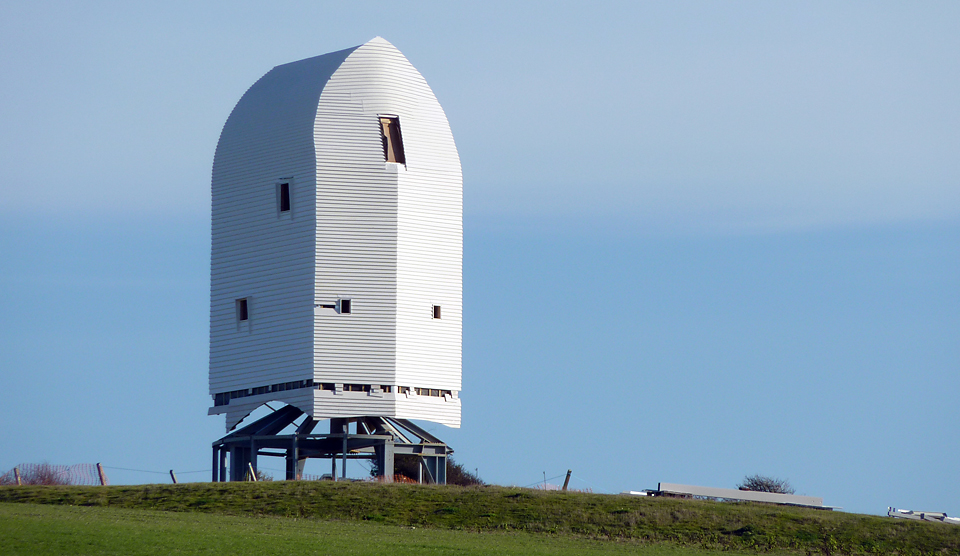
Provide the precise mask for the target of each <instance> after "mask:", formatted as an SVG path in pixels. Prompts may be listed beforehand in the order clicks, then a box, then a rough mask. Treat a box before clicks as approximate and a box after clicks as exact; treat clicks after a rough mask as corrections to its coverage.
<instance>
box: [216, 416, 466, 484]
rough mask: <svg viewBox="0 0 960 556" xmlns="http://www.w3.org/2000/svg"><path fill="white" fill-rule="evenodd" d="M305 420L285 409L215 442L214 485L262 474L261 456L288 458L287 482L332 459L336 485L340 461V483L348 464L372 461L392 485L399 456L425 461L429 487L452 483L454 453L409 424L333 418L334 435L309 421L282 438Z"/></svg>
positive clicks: (331, 430) (368, 419)
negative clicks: (313, 462)
mask: <svg viewBox="0 0 960 556" xmlns="http://www.w3.org/2000/svg"><path fill="white" fill-rule="evenodd" d="M301 415H303V412H302V411H301V410H299V409H297V408H295V407H293V406H286V407H284V408H282V409H279V410H277V411H275V412H273V413H271V414H269V415H267V416H265V417H262V418H261V419H259V420H257V421H255V422H254V423H251V424H249V425H247V426H244V427H243V428H241V429H238V430H237V431H234V432H232V433H230V434H228V435H226V436H224V437H223V438H221V439H219V440H217V441H216V442H214V443H213V446H212V448H213V458H212V462H213V471H212V480H213V482H225V481H243V480H245V479H246V478H247V474H248V466H249V467H252V468H253V471H254V473H256V472H257V457H258V456H269V457H283V458H285V461H286V466H285V469H286V473H285V475H286V479H287V480H297V479H300V478H301V477H302V475H303V469H304V465H305V464H306V460H307V459H308V458H330V461H331V476H332V477H333V479H334V480H337V459H340V461H341V469H340V471H341V478H346V461H347V459H373V460H374V461H375V462H376V464H377V467H378V469H380V470H382V472H383V477H384V480H385V481H387V482H391V481H392V480H393V475H394V456H395V455H396V454H412V455H418V456H420V458H421V468H422V469H424V470H425V471H426V473H424V474H423V475H424V476H425V477H426V479H427V481H428V482H430V483H438V484H446V482H447V477H446V475H447V473H446V471H447V465H446V460H447V455H449V454H451V453H453V450H452V449H450V447H449V446H447V445H446V443H444V442H443V441H442V440H440V439H439V438H437V437H435V436H433V435H432V434H430V433H428V432H427V431H425V430H424V429H422V428H421V427H419V426H417V425H415V424H414V423H411V422H410V421H408V420H406V419H395V418H389V417H350V418H333V419H330V433H329V434H313V430H314V428H316V426H317V424H318V422H317V421H316V420H314V419H313V418H312V417H309V416H308V417H307V418H306V419H305V420H304V421H303V422H302V423H301V424H300V425H299V426H298V427H297V429H296V431H295V432H294V433H293V434H279V433H280V432H281V431H282V430H283V429H285V428H287V427H288V426H289V425H291V424H293V423H294V421H295V420H296V419H298V418H299V417H300V416H301ZM350 423H356V428H357V432H356V433H353V434H351V433H350V429H349V426H350ZM270 450H273V451H270ZM228 455H229V465H228V464H227V459H228Z"/></svg>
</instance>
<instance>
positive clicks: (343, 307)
mask: <svg viewBox="0 0 960 556" xmlns="http://www.w3.org/2000/svg"><path fill="white" fill-rule="evenodd" d="M351 305H353V303H351V300H349V299H341V300H340V314H342V315H349V314H350V311H351V309H352V308H353V307H351Z"/></svg>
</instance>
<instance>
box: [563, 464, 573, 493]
mask: <svg viewBox="0 0 960 556" xmlns="http://www.w3.org/2000/svg"><path fill="white" fill-rule="evenodd" d="M571 474H573V470H572V469H567V478H566V479H564V480H563V490H564V492H566V490H567V485H569V484H570V475H571Z"/></svg>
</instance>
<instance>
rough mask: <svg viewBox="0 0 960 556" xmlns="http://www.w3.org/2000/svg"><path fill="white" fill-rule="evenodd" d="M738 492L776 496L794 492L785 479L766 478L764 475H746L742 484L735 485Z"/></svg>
mask: <svg viewBox="0 0 960 556" xmlns="http://www.w3.org/2000/svg"><path fill="white" fill-rule="evenodd" d="M737 488H739V489H740V490H752V491H755V492H775V493H777V494H793V493H794V492H796V491H795V490H793V487H792V486H790V482H789V481H787V480H786V479H777V478H776V477H767V476H766V475H748V476H746V477H744V478H743V482H742V483H740V484H739V485H737Z"/></svg>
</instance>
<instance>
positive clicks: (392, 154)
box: [380, 116, 407, 164]
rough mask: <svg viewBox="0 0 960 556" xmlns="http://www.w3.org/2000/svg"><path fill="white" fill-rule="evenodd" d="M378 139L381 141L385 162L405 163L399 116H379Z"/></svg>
mask: <svg viewBox="0 0 960 556" xmlns="http://www.w3.org/2000/svg"><path fill="white" fill-rule="evenodd" d="M380 139H381V140H382V141H383V158H384V160H386V161H387V162H397V163H399V164H406V162H407V160H406V157H404V155H403V138H402V137H401V136H400V118H397V117H391V116H381V117H380Z"/></svg>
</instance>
